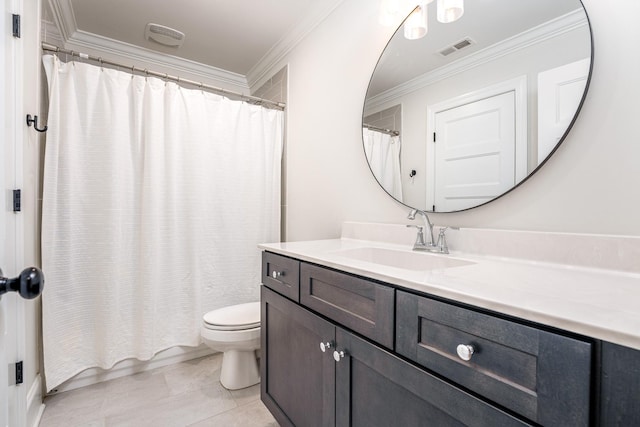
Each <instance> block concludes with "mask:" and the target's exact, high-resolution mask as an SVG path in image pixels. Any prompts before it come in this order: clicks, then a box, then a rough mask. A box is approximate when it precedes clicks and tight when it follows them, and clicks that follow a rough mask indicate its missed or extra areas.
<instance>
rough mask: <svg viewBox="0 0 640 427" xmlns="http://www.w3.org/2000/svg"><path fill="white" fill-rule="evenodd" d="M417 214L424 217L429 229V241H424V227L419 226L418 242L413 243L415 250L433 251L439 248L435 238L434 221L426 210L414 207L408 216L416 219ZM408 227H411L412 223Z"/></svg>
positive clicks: (425, 226)
mask: <svg viewBox="0 0 640 427" xmlns="http://www.w3.org/2000/svg"><path fill="white" fill-rule="evenodd" d="M416 214H418V215H421V216H422V219H424V228H425V229H427V230H429V242H425V241H424V234H423V233H422V227H418V236H417V238H416V243H415V244H414V245H413V250H414V251H431V250H433V249H435V248H437V246H436V242H435V240H434V239H433V223H432V222H431V221H430V220H429V217H428V216H427V213H426V212H425V211H421V210H418V209H412V210H411V212H409V215H407V218H408V219H411V220H414V219H416ZM407 227H411V225H408V226H407ZM413 227H415V226H413Z"/></svg>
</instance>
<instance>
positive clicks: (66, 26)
mask: <svg viewBox="0 0 640 427" xmlns="http://www.w3.org/2000/svg"><path fill="white" fill-rule="evenodd" d="M49 8H50V9H51V12H52V13H53V21H54V22H53V23H54V24H55V25H56V27H57V28H58V34H59V35H60V36H61V37H62V40H69V38H70V37H71V36H72V35H73V34H74V33H75V32H76V31H78V24H77V22H76V15H75V14H74V12H73V6H72V4H71V0H49Z"/></svg>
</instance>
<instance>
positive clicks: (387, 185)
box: [362, 127, 402, 202]
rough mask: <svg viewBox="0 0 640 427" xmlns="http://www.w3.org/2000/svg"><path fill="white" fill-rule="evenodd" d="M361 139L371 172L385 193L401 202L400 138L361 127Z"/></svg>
mask: <svg viewBox="0 0 640 427" xmlns="http://www.w3.org/2000/svg"><path fill="white" fill-rule="evenodd" d="M362 138H363V141H364V153H365V155H366V157H367V161H368V162H369V167H370V168H371V172H373V175H374V176H375V177H376V179H377V180H378V182H379V183H380V185H381V186H382V188H384V190H385V191H386V192H387V193H389V194H390V195H391V196H393V197H394V198H395V199H397V200H398V201H400V202H402V179H401V176H400V148H401V147H400V136H399V135H390V134H388V133H385V132H380V131H377V130H373V129H368V128H366V127H363V128H362Z"/></svg>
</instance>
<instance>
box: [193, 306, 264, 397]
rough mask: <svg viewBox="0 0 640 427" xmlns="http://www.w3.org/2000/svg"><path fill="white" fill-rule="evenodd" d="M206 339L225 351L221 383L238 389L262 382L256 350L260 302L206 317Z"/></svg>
mask: <svg viewBox="0 0 640 427" xmlns="http://www.w3.org/2000/svg"><path fill="white" fill-rule="evenodd" d="M200 335H201V337H202V342H204V343H205V344H206V345H207V346H208V347H210V348H212V349H214V350H217V351H221V352H222V353H223V355H222V370H221V372H220V383H221V384H222V385H223V386H224V387H225V388H227V389H229V390H237V389H240V388H245V387H249V386H252V385H254V384H257V383H259V382H260V372H259V370H258V361H257V359H256V350H257V349H259V348H260V302H250V303H246V304H237V305H232V306H229V307H224V308H220V309H218V310H213V311H210V312H208V313H206V314H205V315H204V316H203V317H202V328H201V333H200Z"/></svg>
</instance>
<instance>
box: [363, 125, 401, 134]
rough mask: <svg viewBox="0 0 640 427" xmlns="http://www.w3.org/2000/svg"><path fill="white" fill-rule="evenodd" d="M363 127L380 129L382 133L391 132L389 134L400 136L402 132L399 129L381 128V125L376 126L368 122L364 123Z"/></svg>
mask: <svg viewBox="0 0 640 427" xmlns="http://www.w3.org/2000/svg"><path fill="white" fill-rule="evenodd" d="M362 127H363V128H367V129H369V130H375V131H378V132H382V133H386V134H389V135H393V136H399V135H400V132H399V131H397V130H393V129H385V128H379V127H376V126H372V125H368V124H366V123H363V124H362Z"/></svg>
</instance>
